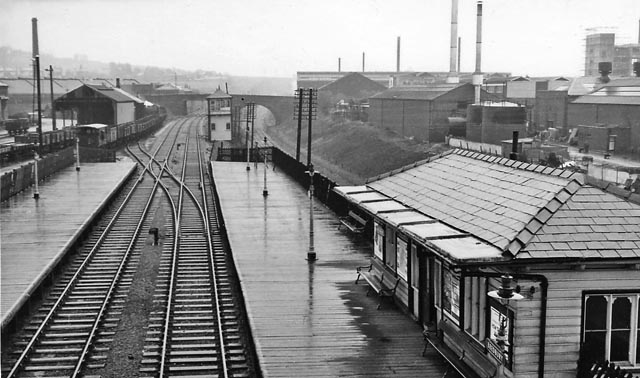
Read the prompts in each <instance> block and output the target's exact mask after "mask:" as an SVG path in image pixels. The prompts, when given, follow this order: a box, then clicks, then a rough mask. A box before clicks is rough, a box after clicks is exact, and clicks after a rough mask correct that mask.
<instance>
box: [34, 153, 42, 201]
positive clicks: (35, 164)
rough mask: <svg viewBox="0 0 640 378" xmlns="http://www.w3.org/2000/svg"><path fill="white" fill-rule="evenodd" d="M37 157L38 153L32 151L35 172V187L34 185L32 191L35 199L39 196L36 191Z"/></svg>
mask: <svg viewBox="0 0 640 378" xmlns="http://www.w3.org/2000/svg"><path fill="white" fill-rule="evenodd" d="M38 158H39V156H38V153H37V152H36V153H34V154H33V160H34V163H33V166H34V173H35V183H34V184H35V187H34V189H35V191H34V192H33V198H34V199H36V200H37V199H38V198H40V192H39V191H38Z"/></svg>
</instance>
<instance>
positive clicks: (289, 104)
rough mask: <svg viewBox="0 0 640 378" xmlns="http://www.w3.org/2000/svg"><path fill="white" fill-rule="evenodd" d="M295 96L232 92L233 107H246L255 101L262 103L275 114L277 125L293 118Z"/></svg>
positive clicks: (258, 103)
mask: <svg viewBox="0 0 640 378" xmlns="http://www.w3.org/2000/svg"><path fill="white" fill-rule="evenodd" d="M293 100H294V98H293V96H269V95H253V94H232V95H231V108H232V109H233V108H234V107H236V106H238V107H245V106H246V105H247V104H248V103H250V102H253V103H255V104H257V105H262V106H264V107H265V108H267V109H269V111H270V112H271V113H272V114H273V117H274V118H275V120H276V125H279V124H281V123H283V122H285V121H287V120H290V119H293V107H294V105H295V104H294V103H293Z"/></svg>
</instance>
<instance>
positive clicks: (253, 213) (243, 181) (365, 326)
mask: <svg viewBox="0 0 640 378" xmlns="http://www.w3.org/2000/svg"><path fill="white" fill-rule="evenodd" d="M213 165H214V177H215V182H216V187H217V190H218V193H219V196H220V201H221V205H222V211H223V216H224V221H225V224H226V227H227V233H228V235H229V241H230V243H231V248H232V250H233V254H234V259H235V261H236V267H237V270H238V274H239V276H240V279H241V281H242V282H241V284H242V288H243V291H244V296H245V301H246V303H247V310H248V313H249V318H250V319H249V321H250V322H251V326H252V330H253V337H254V340H255V344H256V348H257V353H258V358H259V359H260V364H261V368H262V371H263V374H264V376H265V377H339V376H345V377H390V376H397V377H418V376H419V377H442V376H443V374H444V373H445V372H446V370H447V369H446V365H445V364H444V362H443V360H442V358H441V357H440V356H439V355H438V354H437V353H436V352H434V351H433V349H431V348H430V349H429V350H428V351H427V354H426V356H425V357H423V356H422V355H421V353H422V349H423V347H424V342H423V338H422V333H421V332H422V328H421V326H419V325H418V324H417V323H416V322H414V321H413V320H411V319H410V318H409V317H408V315H406V314H404V313H402V312H401V311H400V310H399V309H398V308H396V307H395V306H394V305H393V304H388V303H386V302H385V304H383V307H382V308H381V309H380V310H376V306H377V304H378V301H377V298H376V297H375V296H369V297H367V296H366V291H367V286H366V284H363V283H362V282H360V284H358V285H356V284H355V279H356V266H361V265H367V264H368V261H369V256H371V253H372V252H371V251H372V248H373V247H372V244H371V243H370V242H369V241H367V240H364V239H363V238H362V237H361V236H358V235H353V234H350V233H349V231H346V230H344V228H343V229H342V230H339V229H338V225H339V222H338V219H337V217H336V215H335V213H334V212H333V211H331V210H330V209H328V208H326V207H325V206H324V205H323V204H322V203H321V202H319V201H317V200H315V199H314V200H313V202H312V208H313V211H312V212H310V200H309V198H308V197H307V194H306V191H305V189H304V188H302V187H301V186H300V185H299V184H297V183H296V182H294V181H293V180H292V179H291V178H289V176H287V175H286V174H285V173H283V172H279V171H278V170H277V169H276V171H275V172H274V171H272V170H271V169H269V170H268V192H269V195H268V196H267V198H266V199H265V198H264V197H263V196H262V190H263V165H262V164H260V165H259V166H258V169H254V166H253V165H252V166H251V171H249V172H247V171H246V169H245V167H246V164H244V163H230V162H214V163H213ZM311 214H312V215H313V237H311V235H310V232H309V231H310V228H311V227H310V225H311V216H310V215H311ZM311 240H313V247H314V250H315V252H316V253H317V257H318V260H317V261H316V262H314V263H309V262H308V261H307V260H306V258H307V252H308V251H309V246H310V241H311Z"/></svg>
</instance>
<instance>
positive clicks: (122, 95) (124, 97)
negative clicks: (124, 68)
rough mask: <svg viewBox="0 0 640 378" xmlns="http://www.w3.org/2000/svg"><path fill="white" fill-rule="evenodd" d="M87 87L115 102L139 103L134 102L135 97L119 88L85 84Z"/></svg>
mask: <svg viewBox="0 0 640 378" xmlns="http://www.w3.org/2000/svg"><path fill="white" fill-rule="evenodd" d="M85 85H86V86H87V87H89V88H91V89H93V90H94V91H96V92H98V93H100V94H101V95H103V96H105V97H107V98H109V99H111V100H113V101H115V102H138V101H136V100H134V98H135V96H133V95H130V94H128V93H126V92H124V91H123V90H121V89H118V88H112V87H107V86H104V85H93V84H85ZM138 100H139V99H138ZM139 101H142V100H139Z"/></svg>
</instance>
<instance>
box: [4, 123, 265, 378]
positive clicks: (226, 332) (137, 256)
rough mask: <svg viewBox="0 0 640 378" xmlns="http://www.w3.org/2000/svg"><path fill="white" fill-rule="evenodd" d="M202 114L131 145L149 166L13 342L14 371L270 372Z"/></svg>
mask: <svg viewBox="0 0 640 378" xmlns="http://www.w3.org/2000/svg"><path fill="white" fill-rule="evenodd" d="M203 121H204V119H203V118H202V117H191V118H184V119H180V120H178V121H176V122H173V123H172V125H171V127H169V128H167V131H166V132H163V133H162V134H161V135H162V137H159V138H156V139H155V140H153V141H151V142H147V143H146V144H147V147H146V148H145V147H143V146H142V145H141V144H138V145H136V146H130V148H129V152H130V154H131V155H132V156H134V157H135V158H136V159H137V160H138V162H139V163H140V165H141V166H142V167H143V169H142V172H141V173H140V175H139V176H138V177H137V178H136V179H135V180H131V181H130V182H129V183H128V184H127V185H128V187H127V190H126V195H125V194H122V195H121V196H120V197H119V203H118V204H117V205H114V206H112V209H111V210H109V212H108V213H107V217H108V219H109V220H110V221H109V222H106V221H103V222H101V223H100V224H99V225H98V226H97V227H96V228H95V229H94V232H93V234H92V236H90V237H89V239H88V240H87V241H86V243H85V245H84V246H83V248H81V249H80V251H79V252H78V253H77V255H76V256H75V257H74V258H73V259H72V262H71V263H70V264H69V265H68V267H67V268H66V270H65V273H64V274H63V276H62V277H61V278H60V279H59V280H58V282H57V283H55V284H54V286H53V287H52V288H51V289H50V290H49V293H48V296H47V297H46V298H45V300H43V303H42V305H41V306H40V307H39V308H38V309H37V310H36V311H34V312H33V316H32V317H31V318H30V320H29V321H28V322H27V325H26V326H25V327H24V328H23V329H22V330H21V331H20V332H19V333H18V334H17V335H15V336H14V337H13V338H12V342H11V346H10V347H7V346H6V345H5V346H3V361H2V376H3V377H36V376H37V377H77V376H92V377H99V376H136V377H137V376H149V377H165V376H172V377H176V376H188V377H193V376H201V377H254V376H260V372H259V369H257V368H256V367H255V366H257V364H256V358H255V352H254V351H253V350H252V340H251V337H250V333H249V331H248V327H247V326H246V320H245V311H244V307H243V301H242V298H241V293H240V290H239V285H238V283H237V281H235V282H234V274H235V270H234V268H233V266H232V261H233V260H232V259H231V258H230V257H229V254H228V248H227V246H226V243H225V239H224V234H223V233H221V230H220V227H219V222H218V219H217V213H218V211H217V209H216V204H215V201H214V196H213V192H212V190H211V187H212V186H211V185H212V183H211V182H210V181H208V180H210V177H209V175H208V174H207V169H206V167H207V164H206V162H205V161H204V160H203V155H206V154H207V152H206V151H205V149H204V148H203V146H202V145H201V144H202V143H203V141H202V140H201V138H200V137H199V135H198V129H199V128H200V126H201V124H202V122H203ZM147 148H148V149H149V150H150V151H151V150H152V151H153V152H148V151H147ZM124 192H125V191H123V193H124ZM153 228H161V229H162V231H161V233H162V235H161V240H160V241H159V245H158V246H150V244H151V243H152V242H151V240H152V239H153V238H152V237H151V236H149V235H148V234H147V231H149V230H151V229H153ZM229 264H231V265H229ZM149 285H153V290H150V289H149ZM141 287H142V288H141ZM135 298H139V300H138V301H136V300H135ZM140 303H148V304H149V305H148V306H146V305H143V307H145V308H144V309H143V310H141V309H140V308H137V307H136V306H138V307H139V306H140ZM147 307H148V308H147ZM132 325H133V326H132ZM136 334H140V336H136ZM137 339H139V341H137Z"/></svg>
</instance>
